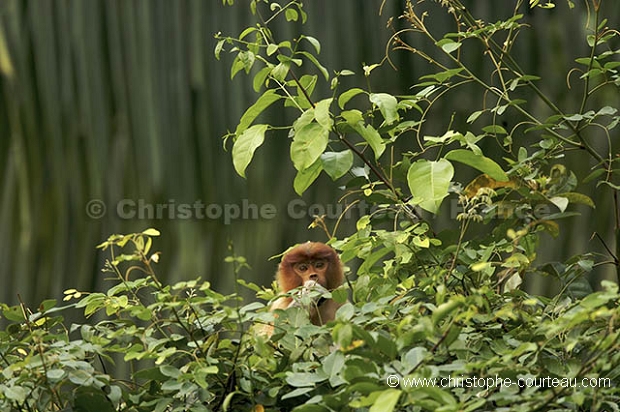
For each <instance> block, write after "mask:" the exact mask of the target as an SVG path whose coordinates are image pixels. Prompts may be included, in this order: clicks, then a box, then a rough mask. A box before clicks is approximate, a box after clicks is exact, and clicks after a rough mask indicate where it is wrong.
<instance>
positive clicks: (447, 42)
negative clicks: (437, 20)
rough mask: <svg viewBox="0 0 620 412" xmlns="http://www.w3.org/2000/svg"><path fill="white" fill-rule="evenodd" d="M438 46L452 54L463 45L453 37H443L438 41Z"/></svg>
mask: <svg viewBox="0 0 620 412" xmlns="http://www.w3.org/2000/svg"><path fill="white" fill-rule="evenodd" d="M437 46H439V47H441V49H442V50H443V51H445V52H446V53H448V54H450V53H452V52H453V51H455V50H457V49H458V48H459V47H461V43H459V42H455V41H454V40H452V39H441V40H439V41H438V42H437Z"/></svg>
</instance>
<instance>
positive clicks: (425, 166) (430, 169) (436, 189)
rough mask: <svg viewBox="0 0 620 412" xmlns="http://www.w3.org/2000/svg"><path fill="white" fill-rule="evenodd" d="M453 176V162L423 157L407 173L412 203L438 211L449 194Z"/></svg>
mask: <svg viewBox="0 0 620 412" xmlns="http://www.w3.org/2000/svg"><path fill="white" fill-rule="evenodd" d="M452 176H454V168H453V167H452V163H450V162H449V161H447V160H445V159H440V160H438V161H430V160H426V159H421V160H418V161H417V162H415V163H413V164H412V165H411V167H410V168H409V171H408V173H407V183H408V184H409V190H410V191H411V194H412V195H413V199H412V203H413V204H415V205H419V206H420V207H421V208H422V209H424V210H427V211H429V212H431V213H437V211H438V210H439V206H440V205H441V202H442V200H443V199H444V198H445V197H446V196H447V195H448V189H449V187H450V181H451V180H452Z"/></svg>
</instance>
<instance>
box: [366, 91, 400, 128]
mask: <svg viewBox="0 0 620 412" xmlns="http://www.w3.org/2000/svg"><path fill="white" fill-rule="evenodd" d="M368 98H369V100H370V102H371V103H373V104H375V105H377V107H378V108H379V111H381V114H382V115H383V118H384V119H385V124H392V123H394V122H395V121H397V120H398V118H399V117H398V110H397V106H398V100H396V97H394V96H392V95H391V94H387V93H371V94H370V95H369V96H368Z"/></svg>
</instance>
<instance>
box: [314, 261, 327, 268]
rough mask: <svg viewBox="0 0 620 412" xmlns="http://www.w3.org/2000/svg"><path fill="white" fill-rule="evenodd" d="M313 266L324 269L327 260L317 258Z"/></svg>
mask: <svg viewBox="0 0 620 412" xmlns="http://www.w3.org/2000/svg"><path fill="white" fill-rule="evenodd" d="M313 266H314V268H315V269H323V268H324V267H325V262H323V261H322V260H317V261H316V262H314V265H313Z"/></svg>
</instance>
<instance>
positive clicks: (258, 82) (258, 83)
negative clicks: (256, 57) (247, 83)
mask: <svg viewBox="0 0 620 412" xmlns="http://www.w3.org/2000/svg"><path fill="white" fill-rule="evenodd" d="M269 73H271V67H263V68H262V69H260V71H259V72H258V73H256V75H255V76H254V80H253V81H252V87H253V88H254V91H255V92H257V93H258V92H259V91H260V89H261V88H262V87H263V86H264V85H265V81H266V80H267V77H269Z"/></svg>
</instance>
